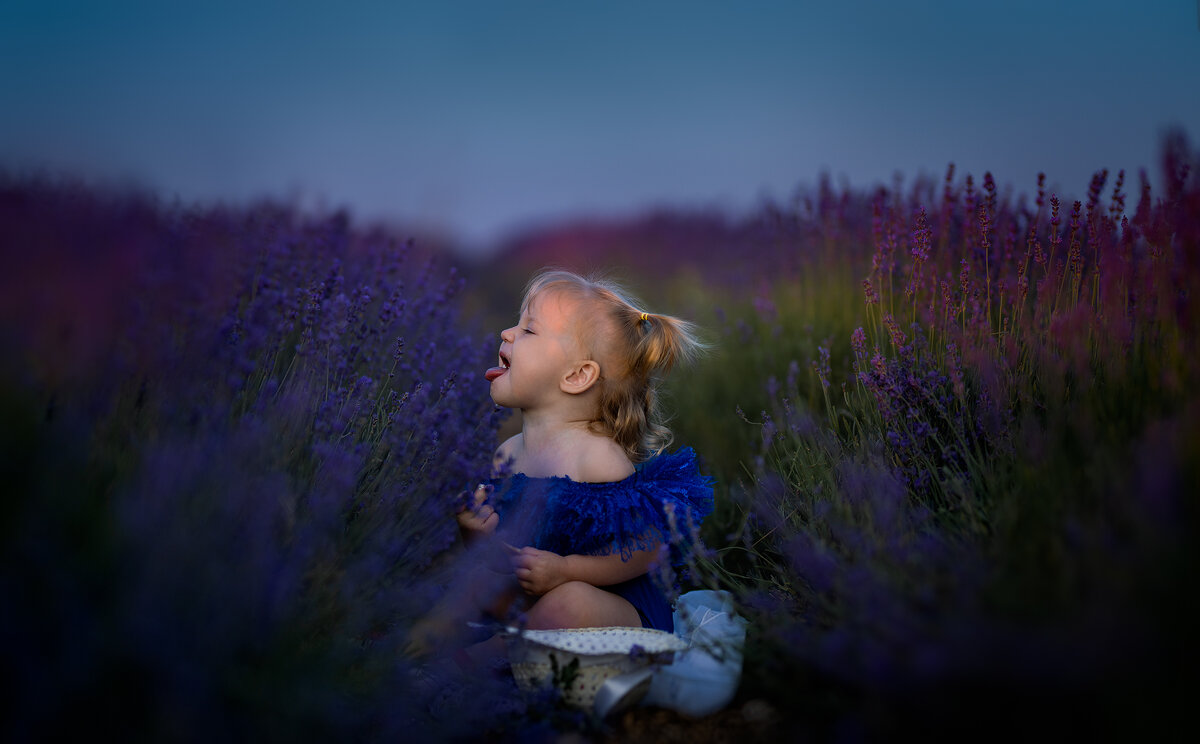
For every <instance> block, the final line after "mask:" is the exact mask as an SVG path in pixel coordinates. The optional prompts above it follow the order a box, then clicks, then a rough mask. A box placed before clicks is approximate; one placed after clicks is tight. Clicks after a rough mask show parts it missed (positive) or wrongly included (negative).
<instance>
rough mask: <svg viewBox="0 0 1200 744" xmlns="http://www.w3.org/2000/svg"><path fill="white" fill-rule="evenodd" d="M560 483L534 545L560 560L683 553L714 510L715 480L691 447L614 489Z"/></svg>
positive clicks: (653, 461) (611, 485) (667, 456)
mask: <svg viewBox="0 0 1200 744" xmlns="http://www.w3.org/2000/svg"><path fill="white" fill-rule="evenodd" d="M556 480H558V481H559V483H558V484H557V485H558V487H556V488H554V489H552V491H551V492H550V493H549V495H548V499H547V502H546V505H545V511H544V512H543V515H542V520H541V524H540V525H539V527H540V529H538V530H537V534H536V537H535V539H534V543H533V544H534V546H535V547H538V548H541V549H543V550H551V551H553V552H556V553H559V554H562V555H569V554H571V553H576V554H588V555H607V554H611V553H617V552H620V554H621V557H622V558H624V559H628V558H629V557H630V556H631V555H632V554H633V552H634V551H636V550H645V549H649V548H653V547H655V546H657V545H660V544H671V545H673V546H675V547H684V546H686V545H687V544H689V543H690V542H691V539H690V534H691V532H692V530H693V528H699V525H700V523H701V522H702V521H703V520H704V518H705V517H707V516H708V515H709V514H710V513H711V512H712V509H713V486H712V484H713V481H712V478H710V477H708V476H705V475H701V474H700V471H699V467H698V465H697V462H696V453H695V451H694V450H692V449H691V448H690V447H686V448H683V449H681V450H679V451H677V452H675V453H673V454H662V455H659V456H658V457H655V458H653V459H651V460H649V461H647V462H646V463H644V464H643V465H642V466H641V467H640V468H639V469H638V470H637V472H635V473H634V474H633V475H631V476H630V477H629V478H626V479H625V480H622V481H618V482H615V483H576V482H575V481H571V480H569V479H556ZM676 552H677V551H675V550H672V553H676Z"/></svg>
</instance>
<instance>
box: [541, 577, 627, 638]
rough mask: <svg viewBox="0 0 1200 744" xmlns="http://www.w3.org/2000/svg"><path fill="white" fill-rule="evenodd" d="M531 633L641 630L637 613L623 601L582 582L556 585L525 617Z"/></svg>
mask: <svg viewBox="0 0 1200 744" xmlns="http://www.w3.org/2000/svg"><path fill="white" fill-rule="evenodd" d="M526 618H527V619H528V623H527V625H526V627H528V628H531V629H551V628H602V627H607V626H614V625H615V626H623V627H639V628H640V627H641V625H642V620H641V617H639V616H638V613H637V610H636V609H634V607H633V605H631V604H630V603H629V600H627V599H625V598H624V597H621V596H618V595H616V594H613V593H612V592H608V591H605V590H603V589H600V588H599V587H595V586H592V585H591V584H587V583H585V582H582V581H568V582H566V583H565V584H559V585H558V586H556V587H554V588H553V589H551V590H550V591H548V592H546V593H545V594H543V595H542V596H541V597H539V598H538V600H537V601H536V602H534V604H533V606H532V607H530V608H529V611H528V612H527V613H526Z"/></svg>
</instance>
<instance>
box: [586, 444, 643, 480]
mask: <svg viewBox="0 0 1200 744" xmlns="http://www.w3.org/2000/svg"><path fill="white" fill-rule="evenodd" d="M607 442H608V444H605V445H601V446H593V447H587V448H585V449H584V451H582V452H581V453H580V454H581V457H580V458H579V461H578V464H577V466H576V470H577V472H578V475H579V477H578V478H577V480H580V481H585V482H588V483H611V482H613V481H619V480H625V479H626V478H628V477H629V476H631V475H633V471H634V467H633V463H632V462H631V461H630V460H629V457H628V456H627V455H626V454H625V451H624V450H623V449H621V447H620V446H618V445H617V444H616V443H615V442H613V441H612V440H607Z"/></svg>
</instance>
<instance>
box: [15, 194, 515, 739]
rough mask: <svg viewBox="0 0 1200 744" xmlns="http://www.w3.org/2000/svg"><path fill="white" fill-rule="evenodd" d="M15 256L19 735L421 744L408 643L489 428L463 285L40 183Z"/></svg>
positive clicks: (488, 348) (193, 215) (404, 264)
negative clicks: (416, 738) (458, 300)
mask: <svg viewBox="0 0 1200 744" xmlns="http://www.w3.org/2000/svg"><path fill="white" fill-rule="evenodd" d="M0 235H2V236H3V261H4V267H5V276H4V279H3V297H4V299H3V303H4V304H3V313H4V317H3V320H4V322H3V326H2V333H3V337H2V338H0V343H2V345H3V359H4V361H3V370H2V371H3V377H2V378H0V414H2V416H3V428H2V431H3V442H2V450H3V462H4V472H3V484H4V491H5V493H6V497H5V499H4V504H3V507H2V511H0V514H2V518H0V533H2V534H0V540H2V545H3V547H2V551H3V561H2V565H3V569H0V598H2V599H0V603H2V604H3V606H4V610H3V612H2V613H0V639H2V648H3V655H4V676H5V681H6V682H7V683H8V684H7V685H6V686H5V687H6V689H8V690H10V692H9V693H8V694H7V696H6V699H5V701H4V703H3V704H2V706H0V707H2V709H3V711H4V713H3V715H0V720H2V721H3V723H0V731H3V732H4V734H5V736H4V738H5V739H6V740H22V739H31V738H36V739H42V738H46V737H53V736H54V735H56V734H62V733H67V732H78V731H93V732H96V733H97V734H100V733H104V734H106V735H108V736H116V737H118V738H125V737H129V738H134V739H139V740H144V739H149V740H186V741H221V740H231V739H256V740H284V741H295V740H308V739H318V740H329V739H334V740H339V741H344V740H363V739H375V738H390V737H391V735H394V734H396V733H397V732H400V731H404V732H407V733H409V734H418V733H420V732H421V731H427V732H431V731H434V730H435V729H431V728H430V727H431V726H436V724H435V723H434V722H431V721H430V719H429V717H428V711H427V703H428V701H427V700H423V699H421V697H420V696H419V695H417V694H415V693H414V692H413V691H412V689H411V687H412V684H411V682H412V680H411V677H410V675H409V674H408V668H407V665H406V658H405V657H404V656H403V654H402V653H400V647H399V646H400V640H401V638H402V636H403V632H404V629H405V628H406V627H407V624H408V623H409V622H410V621H411V619H412V618H413V617H415V616H416V615H417V614H418V613H419V612H420V611H421V609H422V608H424V607H427V606H428V604H429V601H430V597H431V595H435V594H436V593H438V592H440V591H441V589H440V587H439V586H438V585H437V584H436V583H434V582H432V581H429V580H426V577H427V576H434V575H436V573H437V572H435V571H431V570H430V569H431V566H433V565H434V564H435V562H436V560H437V559H439V556H441V555H443V554H444V553H445V551H446V550H447V548H449V547H450V546H451V545H452V544H453V542H454V540H455V538H456V530H454V527H453V520H452V519H449V518H448V514H449V513H450V512H449V511H448V503H449V499H450V498H452V497H453V496H454V495H455V494H456V493H457V492H458V491H460V490H461V489H462V488H463V487H465V485H466V484H467V483H470V482H474V481H476V480H478V479H479V478H480V477H481V476H483V475H485V474H486V473H487V472H488V467H489V465H490V454H491V452H492V449H493V447H494V444H495V433H496V429H497V426H498V424H499V420H498V414H497V413H496V412H494V411H493V408H492V406H491V404H490V401H489V400H488V398H487V395H486V390H484V389H482V385H481V383H480V382H479V380H480V379H481V378H480V377H479V376H478V375H477V374H476V373H477V372H478V370H480V369H483V368H485V367H486V366H487V364H488V363H490V361H489V360H490V358H491V357H492V355H493V354H494V344H493V343H492V342H490V341H487V340H485V339H484V338H483V337H482V336H478V337H477V336H473V335H471V333H469V332H467V331H466V330H464V327H463V324H462V323H461V318H460V316H459V313H458V311H457V309H456V305H455V295H456V293H457V292H458V291H459V290H460V289H461V286H462V280H461V279H460V278H459V277H457V276H456V275H455V273H454V271H453V270H452V269H447V268H446V267H445V266H444V265H443V264H444V261H442V260H440V259H437V258H436V257H434V256H430V255H424V256H423V255H419V254H418V252H417V250H416V249H415V248H413V247H412V246H410V245H407V244H404V243H398V242H397V241H395V240H394V239H391V238H389V237H387V236H384V235H381V234H370V233H367V234H362V233H355V232H353V231H351V230H350V229H349V227H348V224H347V220H346V218H345V217H344V216H343V215H333V216H330V217H328V218H323V219H314V218H302V217H301V216H299V215H296V214H293V213H291V212H290V211H289V210H287V209H283V208H278V207H273V206H271V205H260V206H255V207H252V208H247V209H220V208H211V209H185V208H180V207H174V206H164V205H160V204H156V203H155V202H154V201H153V200H151V199H149V198H145V197H141V196H136V195H110V194H103V193H95V192H93V191H89V190H87V189H84V188H78V187H74V186H71V185H67V184H51V183H49V182H40V181H24V182H5V183H2V184H0ZM455 725H458V724H455ZM436 730H437V731H438V732H440V733H446V732H448V731H452V730H453V726H445V727H444V730H442V729H436Z"/></svg>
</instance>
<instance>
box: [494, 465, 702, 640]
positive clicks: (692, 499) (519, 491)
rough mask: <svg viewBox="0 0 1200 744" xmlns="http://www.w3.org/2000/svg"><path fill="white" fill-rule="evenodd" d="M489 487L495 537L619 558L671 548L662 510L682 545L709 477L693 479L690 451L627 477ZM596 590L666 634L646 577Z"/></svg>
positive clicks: (676, 558) (668, 624) (514, 479)
mask: <svg viewBox="0 0 1200 744" xmlns="http://www.w3.org/2000/svg"><path fill="white" fill-rule="evenodd" d="M493 483H494V485H495V486H496V497H495V498H494V501H495V503H496V504H497V507H496V508H497V510H498V511H499V512H500V514H501V520H500V524H501V530H500V535H499V536H500V537H501V538H502V539H504V540H506V541H507V542H509V543H510V544H513V545H517V546H522V545H531V546H533V547H535V548H537V549H539V550H549V551H551V552H554V553H558V554H559V555H573V554H574V555H609V554H612V553H617V552H619V553H621V555H622V557H624V558H626V559H627V558H629V556H630V555H632V554H633V551H635V550H643V549H647V548H652V547H655V546H657V545H660V544H668V545H669V544H671V529H670V525H669V523H668V521H667V510H668V508H670V509H671V510H672V511H673V512H674V514H675V523H676V525H677V530H678V532H679V533H682V537H683V538H684V539H685V540H686V538H687V534H688V522H689V519H690V520H691V523H692V524H695V525H699V524H700V522H701V521H702V520H703V519H704V518H705V517H706V516H708V515H709V513H711V512H712V509H713V487H712V483H713V481H712V478H710V477H708V476H706V475H701V474H700V471H699V467H698V465H697V462H696V453H695V451H693V450H692V448H691V447H684V448H682V449H680V450H678V451H677V452H674V453H664V454H661V455H658V456H656V457H654V458H651V459H650V460H647V461H646V462H644V463H642V464H641V465H639V466H638V468H637V470H636V471H635V472H634V473H633V475H630V476H629V477H628V478H625V479H624V480H619V481H613V482H610V483H586V482H577V481H573V480H571V479H570V478H568V477H565V476H554V477H549V478H530V477H528V476H526V475H524V474H521V473H518V474H516V475H513V476H511V477H508V478H504V479H499V480H496V481H494V482H493ZM668 505H670V506H669V507H668ZM676 542H678V537H677V540H676ZM674 547H677V546H673V548H674ZM671 555H672V563H673V564H674V567H675V568H676V569H678V568H679V567H680V566H679V563H680V562H681V560H680V559H681V555H680V552H679V551H678V550H675V549H673V550H672V551H671ZM603 588H604V589H606V590H608V591H610V592H613V593H615V594H618V595H620V596H621V597H624V598H625V599H626V600H628V601H629V603H630V604H632V605H633V606H634V608H635V609H637V611H638V615H639V616H640V617H641V619H642V625H643V627H647V628H655V629H658V630H666V631H671V630H673V628H674V623H673V617H672V614H671V613H672V610H671V606H670V603H669V602H668V601H667V598H666V595H665V594H664V593H663V591H662V589H660V588H659V587H658V586H657V585H656V584H655V582H654V580H653V579H652V578H651V577H650V575H649V574H642V575H641V576H638V577H637V578H634V579H631V580H629V581H625V582H622V583H620V584H614V585H612V586H606V587H603Z"/></svg>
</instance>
